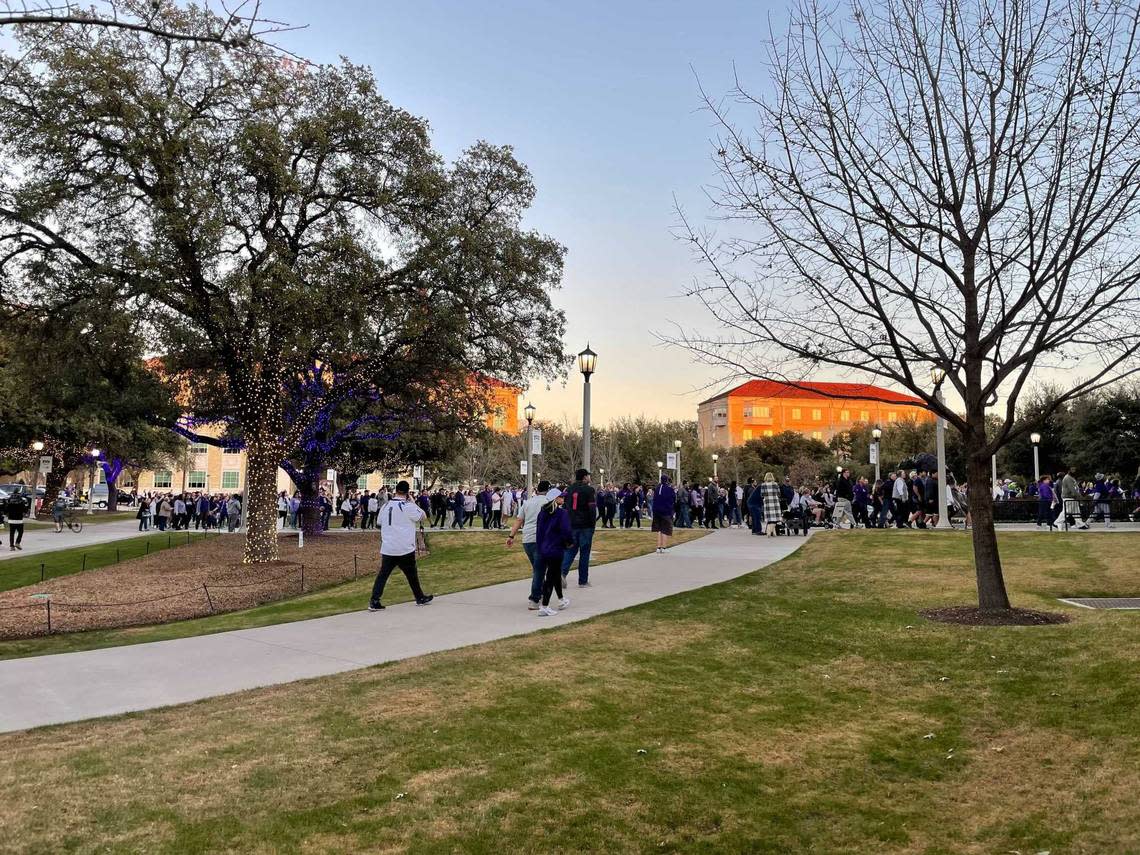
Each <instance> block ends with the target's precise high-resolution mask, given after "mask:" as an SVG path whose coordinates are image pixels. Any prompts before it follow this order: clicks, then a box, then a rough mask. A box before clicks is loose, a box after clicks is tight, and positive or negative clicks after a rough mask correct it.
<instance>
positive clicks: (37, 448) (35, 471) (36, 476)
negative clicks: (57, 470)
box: [29, 439, 47, 520]
mask: <svg viewBox="0 0 1140 855" xmlns="http://www.w3.org/2000/svg"><path fill="white" fill-rule="evenodd" d="M43 450H44V444H43V442H41V441H40V440H38V439H37V440H36V441H35V442H33V443H32V451H34V452H36V454H37V455H38V454H39V452H41V451H43ZM39 484H40V461H39V460H38V459H36V460H33V461H32V498H31V499H30V500H29V501H30V502H31V503H32V508H31V514H32V519H33V520H34V519H35V518H36V487H38V486H39ZM44 495H45V497H46V495H47V494H46V493H45V494H44Z"/></svg>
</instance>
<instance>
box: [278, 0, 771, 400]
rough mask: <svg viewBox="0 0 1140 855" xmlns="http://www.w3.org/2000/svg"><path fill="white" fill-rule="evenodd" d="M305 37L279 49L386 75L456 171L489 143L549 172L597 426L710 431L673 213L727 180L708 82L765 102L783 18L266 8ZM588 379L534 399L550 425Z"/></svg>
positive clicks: (561, 6)
mask: <svg viewBox="0 0 1140 855" xmlns="http://www.w3.org/2000/svg"><path fill="white" fill-rule="evenodd" d="M263 9H264V11H265V13H266V14H267V15H268V16H270V17H277V18H280V19H283V20H285V21H288V22H290V23H293V24H306V25H307V29H305V30H302V31H300V32H295V33H289V34H287V35H285V36H283V37H280V38H279V39H278V40H277V41H278V42H279V43H280V44H282V45H283V46H285V47H287V48H289V49H291V50H295V51H296V52H298V53H300V54H302V55H304V56H306V57H308V58H310V59H312V60H314V61H317V62H332V61H335V60H336V59H337V57H338V56H340V55H343V56H346V57H348V58H349V59H351V60H353V61H354V62H358V63H362V64H366V65H369V66H371V68H372V69H373V71H374V72H375V74H376V77H377V79H378V81H379V84H380V87H381V91H382V92H383V93H384V95H385V97H387V98H388V99H389V100H390V101H392V102H393V103H395V104H397V105H399V106H401V107H404V108H405V109H408V110H410V111H412V112H413V113H416V114H417V115H420V116H423V117H424V118H426V119H427V120H428V121H429V122H430V123H431V127H432V134H433V141H434V143H435V145H436V147H437V148H438V149H439V150H440V151H441V152H442V153H443V154H444V155H445V156H448V157H452V156H454V155H456V154H457V153H458V152H459V151H461V150H462V149H463V148H464V147H465V146H466V145H468V144H469V143H471V142H472V141H474V140H477V139H486V140H488V141H490V142H493V143H509V144H511V145H513V146H514V147H515V149H516V152H517V154H518V156H519V158H520V159H521V160H522V161H523V162H524V163H526V164H527V165H528V166H529V167H530V169H531V170H532V172H533V173H534V177H535V181H536V183H537V186H538V199H537V202H536V205H535V207H534V209H533V211H532V214H531V216H530V218H529V224H530V225H532V226H534V227H535V228H538V229H539V230H541V231H543V232H545V233H547V234H549V235H551V236H553V237H555V238H557V239H558V240H559V241H561V242H562V243H563V244H565V245H566V246H567V247H568V248H569V255H568V258H567V265H566V273H565V277H564V280H563V289H562V291H561V292H560V293H559V294H558V295H557V296H556V302H557V304H558V305H559V306H561V307H562V308H564V309H565V310H566V313H567V319H568V329H567V337H566V345H567V347H568V348H569V349H571V350H574V351H577V350H580V349H581V348H582V347H583V346H584V345H585V343H586V340H587V339H589V341H590V343H591V344H592V346H593V348H594V350H596V351H597V352H598V354H599V357H598V373H597V375H596V376H595V380H594V391H593V402H594V420H595V422H606V421H608V420H610V419H611V418H614V417H617V416H621V415H639V414H642V413H644V414H646V415H650V416H659V417H685V418H695V416H696V402H697V401H698V400H700V398H701V397H702V394H695V393H693V392H692V390H693V389H694V388H695V387H699V386H702V385H704V384H705V383H708V382H709V381H711V380H713V379H715V375H714V374H713V373H711V369H708V368H705V367H702V366H697V365H693V364H691V362H690V360H689V358H688V357H687V355H686V354H684V353H683V352H681V351H678V350H673V349H664V348H661V347H660V346H658V345H656V344H655V339H654V337H653V335H652V331H654V330H657V331H667V330H668V329H669V326H670V322H671V321H678V322H681V321H683V322H686V323H689V322H693V323H696V322H697V321H698V320H699V321H700V323H701V324H702V325H704V326H706V327H707V323H708V321H707V318H705V317H703V316H701V315H700V314H699V311H700V310H699V308H698V307H695V306H694V305H692V304H690V303H687V302H686V301H684V300H683V299H681V298H679V297H678V295H679V294H680V293H681V292H682V291H683V289H684V287H685V285H686V284H687V283H688V282H689V281H690V280H691V278H692V276H693V275H694V274H695V273H696V272H697V267H696V266H695V265H694V263H693V262H692V260H691V258H690V257H689V254H688V251H687V249H686V248H685V247H684V246H683V245H682V244H680V243H679V242H678V241H676V240H675V239H674V238H673V237H672V236H671V234H670V228H671V226H672V225H673V224H674V223H675V216H674V212H673V198H674V195H675V196H676V198H677V200H678V201H679V202H680V203H681V204H682V205H683V206H684V207H685V209H686V212H687V213H688V214H689V215H691V216H694V217H700V218H703V217H705V216H706V215H707V213H708V205H707V203H706V201H705V199H704V197H703V195H702V190H701V187H702V185H703V184H705V183H707V182H709V181H711V180H712V179H713V177H714V175H715V173H714V169H713V166H712V163H711V161H710V158H709V154H710V148H711V147H710V138H711V136H712V134H713V129H712V125H711V121H710V117H709V116H708V115H707V114H706V113H704V112H702V111H701V110H700V94H699V91H698V88H697V81H696V78H695V77H694V73H695V74H696V75H699V77H700V80H701V83H702V84H703V85H704V86H705V88H706V89H707V90H708V91H710V92H712V93H725V92H727V91H728V89H729V87H730V86H731V85H732V79H733V63H734V62H735V63H736V67H737V69H738V70H739V72H740V73H741V76H742V77H743V78H744V79H745V81H746V82H749V83H750V84H751V85H752V86H753V87H754V88H758V89H764V88H765V86H766V83H767V80H766V74H765V73H764V71H763V67H762V63H761V57H762V52H763V42H764V41H765V39H766V38H767V37H768V33H769V27H770V26H772V27H775V28H776V30H777V31H778V30H779V29H780V27H781V25H782V23H783V21H784V19H785V15H786V12H785V7H784V5H783V4H782V3H781V4H765V3H760V2H751V3H749V2H730V0H725V1H724V2H703V3H697V2H676V0H666V2H648V0H637V1H636V2H621V0H617V2H595V0H590V2H521V0H510V1H509V2H461V0H453V2H438V1H437V0H426V2H425V0H417V2H404V3H395V2H386V0H379V2H377V0H371V2H366V0H326V2H323V3H320V4H317V3H312V2H301V0H265V2H264V6H263ZM580 396H581V377H580V375H578V374H577V372H574V375H573V376H572V377H569V378H568V384H567V385H566V387H565V388H562V387H561V386H558V385H555V386H554V387H553V388H551V389H550V390H546V389H545V388H544V387H542V386H535V387H533V388H532V392H531V394H530V397H531V398H532V399H533V401H534V403H535V405H536V406H537V407H538V408H539V410H540V418H544V417H545V418H551V419H555V420H560V419H561V418H562V416H563V414H566V415H567V416H569V417H570V419H571V420H573V421H577V420H578V419H579V418H580Z"/></svg>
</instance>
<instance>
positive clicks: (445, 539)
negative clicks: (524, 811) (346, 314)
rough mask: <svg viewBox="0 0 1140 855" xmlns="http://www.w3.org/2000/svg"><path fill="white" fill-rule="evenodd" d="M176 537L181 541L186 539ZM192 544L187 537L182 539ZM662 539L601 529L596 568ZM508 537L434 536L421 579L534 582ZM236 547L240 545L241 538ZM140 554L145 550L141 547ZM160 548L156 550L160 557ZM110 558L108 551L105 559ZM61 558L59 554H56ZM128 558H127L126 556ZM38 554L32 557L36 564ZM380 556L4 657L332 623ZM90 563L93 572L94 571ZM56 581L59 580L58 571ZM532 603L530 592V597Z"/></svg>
mask: <svg viewBox="0 0 1140 855" xmlns="http://www.w3.org/2000/svg"><path fill="white" fill-rule="evenodd" d="M704 533H705V532H703V531H701V530H700V529H686V530H683V531H682V530H681V529H678V530H677V537H676V538H675V540H676V541H677V542H683V541H685V540H691V539H693V538H696V537H701V536H702V535H703V534H704ZM178 534H179V533H177V532H176V533H175V538H174V539H175V543H177V541H178ZM181 534H182V536H183V542H185V533H184V532H182V533H181ZM655 538H656V535H654V534H652V533H650V532H649V530H648V529H645V530H644V531H640V532H637V531H628V532H627V531H604V532H603V531H599V532H598V534H597V535H596V537H595V539H594V548H593V554H592V556H591V559H590V563H591V564H605V563H607V562H610V561H618V560H620V559H622V558H629V557H632V556H634V555H644V554H645V553H648V552H651V551H652V550H653V548H654V546H655V545H656V539H655ZM505 539H506V533H505V532H487V533H486V534H483V533H482V532H478V533H468V534H461V533H458V532H456V533H449V532H432V533H429V534H428V542H429V545H430V546H431V553H432V554H431V555H430V556H428V557H427V558H424V559H422V560H421V563H420V575H421V578H422V581H423V584H424V586H425V590H427V591H429V592H433V593H436V594H448V593H452V592H454V591H462V590H466V589H468V588H477V587H480V586H483V585H493V584H497V583H499V582H509V581H511V580H512V579H523V578H529V576H530V565H529V564H528V563H527V560H526V555H525V554H524V553H523V551H522V548H521V546H519V545H518V544H516V546H515V547H514V548H513V549H506V548H505V547H504V545H503V541H504V540H505ZM128 543H133V541H120V542H119V544H128ZM234 543H235V548H237V546H236V545H237V544H238V541H237V540H235V541H234ZM119 544H107V547H108V548H110V556H109V557H110V561H107V562H105V563H112V562H113V561H114V548H115V547H116V546H119ZM165 544H166V536H165V535H163V537H162V545H163V546H165ZM99 548H100V547H89V548H88V549H87V551H88V553H89V555H91V554H94V551H95V550H96V549H99ZM134 548H135V549H136V553H135V554H138V551H141V550H142V549H143V548H144V546H143V545H141V544H139V545H136V547H134ZM154 549H155V544H152V545H151V551H154ZM104 554H105V555H106V553H104ZM51 555H52V556H53V557H54V556H56V555H59V553H51ZM123 556H124V557H125V556H126V552H125V551H124V552H123ZM30 557H31V556H29V558H30ZM24 560H25V559H18V558H17V559H8V560H7V561H4V562H0V582H4V583H6V582H7V579H8V575H11V574H8V575H6V568H5V565H6V564H9V563H13V562H16V561H24ZM78 560H79V559H78V558H76V557H75V556H70V557H68V558H66V559H64V558H61V559H59V564H60V566H69V562H72V563H74V562H75V561H78ZM378 561H379V556H378V553H377V555H375V556H369V558H368V560H367V561H366V560H363V556H362V560H361V562H360V572H361V576H360V579H358V580H356V581H351V582H345V583H344V584H341V585H335V586H332V587H327V588H323V589H320V590H317V591H314V592H313V593H311V594H304V595H302V596H299V597H294V598H293V599H289V600H282V601H281V602H276V603H269V604H266V605H263V606H257V607H256V608H252V609H246V610H244V611H236V612H229V613H227V614H219V615H212V616H210V617H203V618H197V619H195V620H184V621H177V622H175V623H167V624H159V625H157V626H142V627H127V628H124V629H110V630H92V631H90V632H76V633H65V634H61V635H52V636H44V637H40V638H30V639H26V640H22V641H0V659H12V658H16V657H22V656H39V655H43V654H47V653H71V652H74V651H78V650H93V649H96V648H99V647H114V646H117V645H121V644H141V643H143V642H148V641H165V640H167V639H171V638H185V637H187V636H192V635H206V634H208V633H212V632H224V631H226V630H231V629H246V628H249V627H253V626H267V625H269V624H275V623H286V622H288V621H295V620H305V619H307V618H315V617H325V616H326V615H334V614H340V613H342V612H349V611H355V610H358V609H361V608H363V607H364V606H366V605H367V603H368V595H369V593H370V592H371V590H372V581H373V579H374V578H375V574H376V570H377V564H378ZM91 566H93V565H91V563H90V559H89V562H88V567H91ZM21 572H24V573H25V574H27V573H31V574H32V575H33V576H34V577H35V578H34V579H32V578H26V579H25V581H23V582H21V583H20V584H30V583H31V582H33V581H35V580H38V579H39V562H35V563H34V566H32V565H30V564H29V565H28V566H27V567H26V568H23V570H22V571H21ZM48 575H49V576H50V575H52V574H51V573H50V572H49V574H48ZM14 587H17V585H16V584H7V585H6V587H4V590H7V589H9V588H14ZM524 597H525V593H524ZM411 599H412V593H411V591H410V590H409V589H408V586H407V583H406V582H405V581H404V578H403V576H402V575H400V574H397V575H396V576H393V577H392V581H391V583H390V584H389V588H388V591H387V592H386V595H385V597H384V600H385V603H402V602H407V601H409V600H411Z"/></svg>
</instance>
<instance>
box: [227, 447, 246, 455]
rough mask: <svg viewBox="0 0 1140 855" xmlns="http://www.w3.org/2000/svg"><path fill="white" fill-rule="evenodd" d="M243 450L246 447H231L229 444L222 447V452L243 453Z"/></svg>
mask: <svg viewBox="0 0 1140 855" xmlns="http://www.w3.org/2000/svg"><path fill="white" fill-rule="evenodd" d="M243 451H245V449H244V448H237V447H231V446H228V445H227V446H226V447H225V448H223V449H222V454H241V453H242V452H243Z"/></svg>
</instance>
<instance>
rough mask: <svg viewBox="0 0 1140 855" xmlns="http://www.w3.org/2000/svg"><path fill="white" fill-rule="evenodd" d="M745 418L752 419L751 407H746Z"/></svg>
mask: <svg viewBox="0 0 1140 855" xmlns="http://www.w3.org/2000/svg"><path fill="white" fill-rule="evenodd" d="M744 418H746V419H750V418H752V408H751V407H745V408H744Z"/></svg>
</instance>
